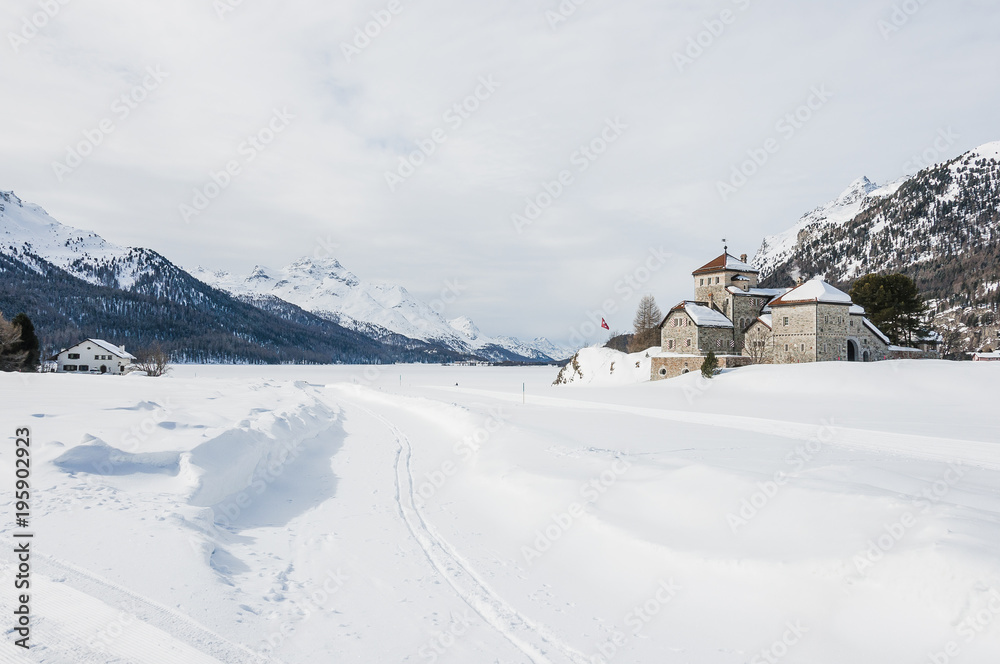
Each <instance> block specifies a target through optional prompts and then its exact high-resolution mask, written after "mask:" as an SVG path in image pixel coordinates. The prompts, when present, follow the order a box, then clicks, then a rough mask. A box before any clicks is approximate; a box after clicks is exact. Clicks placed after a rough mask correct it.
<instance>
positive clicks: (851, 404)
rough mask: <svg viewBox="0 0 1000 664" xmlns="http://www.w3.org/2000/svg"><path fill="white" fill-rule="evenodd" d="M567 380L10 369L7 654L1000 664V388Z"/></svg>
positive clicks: (301, 370)
mask: <svg viewBox="0 0 1000 664" xmlns="http://www.w3.org/2000/svg"><path fill="white" fill-rule="evenodd" d="M554 378H555V370H554V369H553V368H551V367H542V368H496V367H436V366H386V367H380V368H376V367H369V368H364V367H291V366H284V367H248V366H244V367H225V366H213V367H207V366H182V367H177V368H176V369H175V371H174V372H173V374H172V375H170V376H168V377H165V378H162V379H147V378H141V377H134V376H132V377H97V376H72V375H32V376H17V375H11V374H0V404H2V412H3V418H2V419H3V422H4V426H5V427H6V428H7V431H6V432H5V434H4V436H5V437H6V438H8V442H7V444H5V445H4V446H3V447H2V448H0V491H2V493H0V496H2V498H0V503H2V504H3V507H4V515H5V516H4V518H3V520H2V521H0V538H3V542H4V545H3V546H2V547H0V550H2V551H3V553H2V554H0V565H2V567H3V571H2V575H0V576H2V578H3V579H5V580H4V582H3V584H4V589H3V591H2V592H0V614H2V615H3V616H6V618H5V620H6V621H7V625H5V626H4V632H5V634H4V637H5V638H4V643H3V644H2V645H0V661H17V662H21V661H24V662H53V663H54V662H59V663H63V662H73V663H77V662H80V663H85V662H135V663H146V662H149V663H152V662H156V663H158V664H159V663H168V664H171V663H174V662H176V663H189V662H205V663H210V662H226V663H230V662H232V663H237V662H239V663H244V662H265V661H280V662H286V663H288V664H292V663H297V662H442V663H446V662H456V663H468V662H484V663H491V662H504V663H507V662H510V663H513V662H524V663H527V662H536V663H540V662H552V663H560V664H561V663H564V662H577V663H583V662H602V661H605V662H615V663H618V662H622V663H626V662H627V663H636V662H643V663H645V662H667V663H672V662H678V663H679V662H689V663H692V664H713V663H720V664H730V663H732V664H743V663H747V662H766V661H772V662H777V661H780V662H788V663H794V662H803V663H807V662H823V663H842V662H851V663H852V664H861V663H867V662H871V663H873V664H875V663H877V664H885V663H886V662H914V663H918V662H928V661H938V662H969V663H983V662H995V661H998V657H1000V620H998V616H1000V443H998V434H1000V426H998V423H1000V420H998V418H997V416H996V412H995V410H994V407H993V401H994V400H995V398H994V395H995V385H996V384H997V381H998V380H1000V365H993V364H990V363H975V364H974V363H964V364H959V363H947V362H931V361H925V362H919V361H914V362H881V363H872V364H846V363H836V364H835V363H827V364H812V365H790V366H772V367H747V368H744V369H738V370H734V371H729V372H726V373H724V374H722V375H720V376H718V377H716V378H715V379H712V380H711V381H705V380H704V379H702V378H701V377H700V375H698V374H690V375H687V376H683V377H681V378H676V379H672V380H667V381H661V382H656V383H642V384H635V385H627V386H617V387H587V386H582V387H574V388H567V387H565V386H552V385H551V383H552V381H553V379H554ZM522 386H523V390H524V391H523V392H522ZM22 426H29V427H30V428H31V432H32V444H31V454H32V457H31V458H32V467H31V468H32V478H31V482H32V490H33V493H32V503H31V512H32V517H31V519H32V522H31V529H32V530H33V532H34V534H35V536H34V539H33V540H32V547H33V549H32V555H33V557H32V577H31V578H32V587H31V593H32V597H31V609H32V613H33V622H32V628H33V631H32V637H31V638H32V641H31V642H32V644H33V646H34V647H33V648H32V649H31V650H30V651H28V652H23V651H21V650H20V649H18V648H15V647H14V646H13V645H12V643H13V640H14V638H15V635H14V634H13V633H12V632H10V631H9V630H10V628H11V627H12V626H13V619H12V616H13V613H12V611H13V610H14V607H13V590H12V579H13V574H14V564H15V557H14V554H13V548H14V544H13V542H14V540H13V537H12V534H13V532H14V530H15V529H14V527H13V526H14V524H13V514H12V513H13V511H14V504H13V500H12V498H13V478H14V452H13V450H14V442H13V436H14V429H15V427H22ZM945 653H952V654H945ZM929 655H933V656H934V658H936V659H934V658H932V659H929Z"/></svg>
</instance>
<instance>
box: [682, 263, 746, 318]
mask: <svg viewBox="0 0 1000 664" xmlns="http://www.w3.org/2000/svg"><path fill="white" fill-rule="evenodd" d="M738 274H742V275H743V276H744V277H746V278H748V279H749V280H750V282H749V286H748V287H749V288H756V287H757V275H756V274H753V273H748V272H736V271H735V270H724V271H719V272H712V273H709V274H696V275H694V299H695V300H697V301H699V302H708V301H709V296H711V297H712V299H713V300H714V301H715V305H716V306H717V307H719V309H720V310H721V309H722V308H723V303H724V302H728V301H729V291H727V290H726V288H727V287H728V286H733V285H736V284H737V283H739V284H741V285H743V284H747V282H745V281H741V282H735V281H733V277H735V276H736V275H738ZM728 306H730V307H731V306H732V305H731V304H730V305H728ZM725 313H726V315H727V316H728V315H729V312H725Z"/></svg>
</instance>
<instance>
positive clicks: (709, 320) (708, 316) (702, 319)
mask: <svg viewBox="0 0 1000 664" xmlns="http://www.w3.org/2000/svg"><path fill="white" fill-rule="evenodd" d="M680 309H683V310H684V313H686V314H687V315H688V316H690V317H691V320H693V321H694V324H695V325H697V326H698V327H728V328H730V329H731V328H732V327H733V321H731V320H729V319H728V318H726V317H725V316H724V315H723V314H722V313H720V312H718V311H716V310H715V309H712V308H711V307H709V306H708V304H706V303H705V302H693V301H690V300H685V301H684V302H681V303H680V304H678V305H677V306H676V307H674V308H673V309H671V312H674V311H678V310H680Z"/></svg>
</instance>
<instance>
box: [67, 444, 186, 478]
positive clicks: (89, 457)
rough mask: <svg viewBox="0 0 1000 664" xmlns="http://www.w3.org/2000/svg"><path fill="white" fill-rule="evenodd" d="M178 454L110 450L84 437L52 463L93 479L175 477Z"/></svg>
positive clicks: (178, 463) (177, 468) (179, 456)
mask: <svg viewBox="0 0 1000 664" xmlns="http://www.w3.org/2000/svg"><path fill="white" fill-rule="evenodd" d="M180 458H181V455H180V453H179V452H139V453H137V454H133V453H131V452H125V451H122V450H120V449H118V448H116V447H111V446H110V445H108V444H107V443H105V442H104V441H103V440H101V439H100V438H95V437H94V436H91V435H89V434H88V435H87V436H84V439H83V443H81V444H80V445H78V446H77V447H73V448H70V449H69V450H67V451H66V452H65V453H64V454H62V455H61V456H59V457H58V458H57V459H54V460H53V461H52V463H53V464H55V465H56V466H57V467H59V468H61V469H63V470H65V471H66V472H68V473H93V474H95V475H131V474H133V473H165V474H168V475H176V474H177V471H178V470H179V467H180Z"/></svg>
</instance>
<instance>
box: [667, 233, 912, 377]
mask: <svg viewBox="0 0 1000 664" xmlns="http://www.w3.org/2000/svg"><path fill="white" fill-rule="evenodd" d="M692 277H693V278H694V294H695V299H694V300H685V301H684V302H681V303H680V304H678V305H677V306H675V307H673V308H672V309H670V311H669V312H667V315H666V316H665V317H664V319H663V322H662V323H660V341H661V348H660V353H659V354H657V355H656V356H654V357H653V358H652V359H653V362H652V374H653V375H652V378H653V379H654V380H658V379H663V378H670V377H673V376H677V375H680V374H681V373H686V372H688V371H693V370H696V369H700V368H701V363H702V360H703V357H704V356H705V355H707V354H708V352H709V351H713V352H714V353H715V354H716V356H717V357H718V360H719V366H720V367H734V366H744V365H746V364H750V363H754V362H757V363H773V364H791V363H797V362H836V361H841V362H844V361H846V362H875V361H878V360H885V359H890V358H891V357H897V356H898V351H900V350H903V349H899V348H897V347H894V346H891V345H890V342H889V339H888V337H886V336H885V335H884V334H883V333H882V332H881V330H879V329H878V328H877V327H875V325H874V324H872V322H871V321H869V320H868V319H867V318H865V315H864V314H865V311H864V309H863V308H862V307H859V306H858V305H856V304H854V303H853V302H852V301H851V296H850V295H848V294H847V293H845V292H843V291H841V290H838V289H837V288H834V287H833V286H831V285H830V284H828V283H826V282H825V281H824V280H823V279H822V277H816V278H813V279H811V280H809V281H805V282H800V283H799V285H798V286H796V287H795V288H780V289H772V288H759V287H758V285H757V284H758V277H759V272H758V271H757V270H756V269H755V268H754V267H753V266H752V265H750V264H749V263H748V262H747V257H746V254H743V255H742V256H740V257H739V258H736V257H735V256H732V255H730V254H729V252H728V251H727V252H725V253H723V254H722V255H721V256H719V257H718V258H716V259H715V260H712V261H710V262H708V263H706V264H705V265H703V266H701V267H700V268H698V269H697V270H695V271H694V272H693V273H692Z"/></svg>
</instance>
